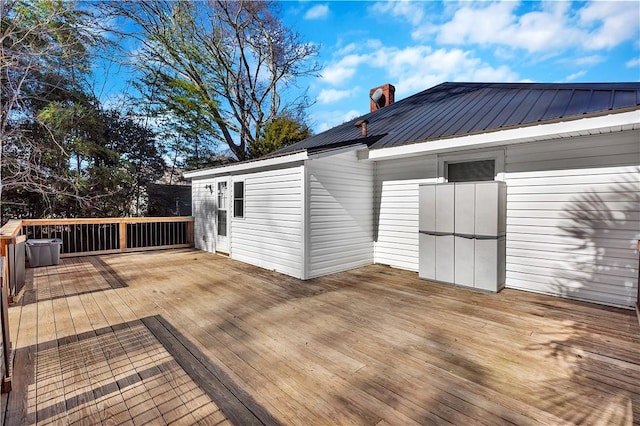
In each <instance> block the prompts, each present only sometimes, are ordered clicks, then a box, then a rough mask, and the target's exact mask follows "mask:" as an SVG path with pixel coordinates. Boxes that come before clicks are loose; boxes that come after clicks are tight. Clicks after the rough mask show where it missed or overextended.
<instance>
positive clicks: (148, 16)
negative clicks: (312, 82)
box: [107, 0, 319, 160]
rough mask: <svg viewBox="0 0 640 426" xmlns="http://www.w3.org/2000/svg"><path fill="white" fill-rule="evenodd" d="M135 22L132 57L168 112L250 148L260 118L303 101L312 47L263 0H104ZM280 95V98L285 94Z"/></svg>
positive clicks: (295, 108) (243, 152) (236, 146)
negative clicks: (136, 46)
mask: <svg viewBox="0 0 640 426" xmlns="http://www.w3.org/2000/svg"><path fill="white" fill-rule="evenodd" d="M107 9H108V10H109V11H110V12H111V13H115V14H117V15H119V16H124V17H126V18H128V19H130V20H131V21H133V22H134V23H135V25H136V26H137V28H138V29H139V31H137V32H134V33H130V34H127V35H129V36H133V37H136V38H137V40H138V41H139V42H140V43H141V48H140V49H138V50H137V52H136V53H135V57H134V58H133V63H134V64H135V65H136V66H137V68H138V69H139V70H140V71H141V73H142V75H143V78H142V80H141V83H143V84H144V85H145V86H146V88H147V94H148V95H151V94H152V95H153V99H150V100H152V101H154V102H157V103H160V102H161V103H162V105H163V106H164V107H165V108H166V109H167V110H168V112H170V113H173V114H175V115H177V116H180V117H181V118H182V119H183V120H185V121H188V122H189V123H191V125H192V128H196V129H197V130H198V131H200V132H206V133H208V135H209V136H211V137H212V138H213V139H215V140H217V141H220V142H223V143H225V144H226V145H228V147H229V149H230V150H231V151H232V152H233V154H234V155H235V156H236V157H237V158H238V159H239V160H244V159H246V158H248V156H249V146H250V145H251V144H253V143H255V142H256V140H258V138H259V135H260V131H261V129H262V128H263V126H264V125H265V123H267V122H269V121H271V120H273V119H274V118H276V117H277V116H278V115H280V114H281V113H282V112H283V111H286V112H287V113H289V114H295V113H297V112H299V111H300V110H303V109H304V108H305V107H307V106H308V104H309V102H308V99H307V97H306V95H305V91H304V90H302V91H301V90H300V89H299V88H297V92H298V93H300V92H302V93H303V94H302V95H298V96H295V95H293V96H292V94H293V93H294V91H293V90H289V89H292V88H295V87H294V85H295V82H296V80H297V79H299V78H300V77H303V76H309V75H316V74H317V72H318V71H319V66H318V64H317V63H315V62H313V58H314V56H315V55H316V54H317V47H316V46H314V45H312V44H308V43H304V42H303V41H302V40H301V39H300V36H299V35H298V34H297V33H296V32H294V31H292V30H291V29H290V28H288V27H286V26H285V25H284V24H283V23H282V22H281V21H280V19H279V18H278V17H277V13H276V12H277V4H276V3H272V2H268V1H247V0H240V1H214V0H211V1H209V2H208V3H205V2H188V1H169V0H160V1H142V2H137V1H136V2H126V3H108V4H107ZM285 99H286V100H285Z"/></svg>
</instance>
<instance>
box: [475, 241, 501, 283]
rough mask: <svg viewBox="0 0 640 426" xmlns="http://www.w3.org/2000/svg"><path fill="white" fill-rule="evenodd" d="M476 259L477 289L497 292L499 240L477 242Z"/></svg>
mask: <svg viewBox="0 0 640 426" xmlns="http://www.w3.org/2000/svg"><path fill="white" fill-rule="evenodd" d="M475 259H476V262H475V265H474V275H475V287H476V288H479V289H481V290H488V291H494V292H495V291H497V290H498V289H497V282H498V240H497V239H495V240H476V244H475Z"/></svg>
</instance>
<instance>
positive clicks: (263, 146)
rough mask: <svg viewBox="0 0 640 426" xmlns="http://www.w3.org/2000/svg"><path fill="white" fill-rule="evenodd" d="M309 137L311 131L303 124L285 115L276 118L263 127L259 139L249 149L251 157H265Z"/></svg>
mask: <svg viewBox="0 0 640 426" xmlns="http://www.w3.org/2000/svg"><path fill="white" fill-rule="evenodd" d="M309 136H311V130H309V127H308V126H307V125H306V124H304V123H303V122H301V121H299V120H296V119H294V118H292V117H289V116H287V115H284V116H281V117H276V118H274V119H273V120H271V121H270V122H269V123H267V124H266V125H265V126H264V127H263V129H262V132H261V134H260V138H259V139H258V140H257V141H256V143H255V144H253V145H251V146H250V147H249V150H250V153H251V157H252V158H258V157H262V156H265V155H267V154H270V153H272V152H274V151H277V150H279V149H281V148H284V147H285V146H289V145H292V144H294V143H296V142H299V141H301V140H303V139H306V138H308V137H309Z"/></svg>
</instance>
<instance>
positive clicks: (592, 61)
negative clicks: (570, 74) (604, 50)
mask: <svg viewBox="0 0 640 426" xmlns="http://www.w3.org/2000/svg"><path fill="white" fill-rule="evenodd" d="M602 61H604V58H603V57H602V56H600V55H591V56H585V57H583V58H577V59H572V60H570V62H571V63H573V64H574V65H580V66H583V65H596V64H599V63H601V62H602Z"/></svg>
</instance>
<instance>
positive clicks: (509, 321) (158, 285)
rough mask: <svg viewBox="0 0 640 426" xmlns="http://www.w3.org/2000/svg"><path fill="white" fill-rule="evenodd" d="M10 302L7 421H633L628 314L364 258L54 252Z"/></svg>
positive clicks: (639, 351)
mask: <svg viewBox="0 0 640 426" xmlns="http://www.w3.org/2000/svg"><path fill="white" fill-rule="evenodd" d="M33 272H34V274H33V281H32V282H31V283H29V286H30V287H29V288H28V289H27V292H26V293H25V296H24V297H23V300H22V303H21V304H20V305H18V306H14V307H12V308H11V309H10V321H11V324H12V327H13V328H12V333H13V335H12V341H13V342H14V347H15V348H16V352H15V360H14V369H13V385H14V390H13V391H12V392H11V394H10V398H9V404H8V409H7V413H6V422H7V424H36V423H38V424H40V423H41V424H48V423H63V424H72V423H76V422H80V423H83V424H87V423H91V424H95V423H109V422H111V423H115V424H144V423H149V422H151V423H167V424H168V423H172V422H175V423H176V424H197V423H204V424H219V423H220V424H222V423H231V424H242V425H244V424H378V423H380V422H382V423H385V424H403V425H406V424H432V423H451V424H466V423H470V422H481V423H490V424H513V423H515V424H524V423H527V424H528V423H538V422H541V423H551V424H565V423H603V422H604V423H611V422H613V423H620V424H631V423H634V422H638V421H640V391H639V389H640V331H639V330H638V324H637V321H636V319H635V316H634V313H633V312H631V311H624V310H620V309H611V308H603V307H600V306H596V305H591V304H587V303H580V302H573V301H568V300H562V299H557V298H553V297H548V296H542V295H535V294H529V293H524V292H520V291H514V290H505V291H503V292H501V293H500V294H487V293H481V292H477V291H473V290H469V289H464V288H457V287H452V286H447V285H442V284H436V283H431V282H427V281H422V280H419V279H418V278H417V276H416V274H415V273H411V272H407V271H400V270H394V269H391V268H388V267H385V266H380V265H373V266H370V267H365V268H361V269H358V270H354V271H349V272H345V273H340V274H334V275H331V276H328V277H323V278H319V279H315V280H311V281H306V282H302V281H299V280H296V279H293V278H290V277H286V276H283V275H280V274H277V273H274V272H269V271H265V270H262V269H259V268H255V267H253V266H250V265H246V264H242V263H239V262H235V261H232V260H229V259H227V258H223V257H220V256H215V255H211V254H208V253H203V252H198V251H194V250H174V251H164V252H153V253H152V252H148V253H139V254H125V255H110V256H101V257H99V258H96V257H93V258H74V259H64V260H63V262H62V264H61V265H59V266H56V267H47V268H38V269H35V270H34V271H33Z"/></svg>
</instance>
